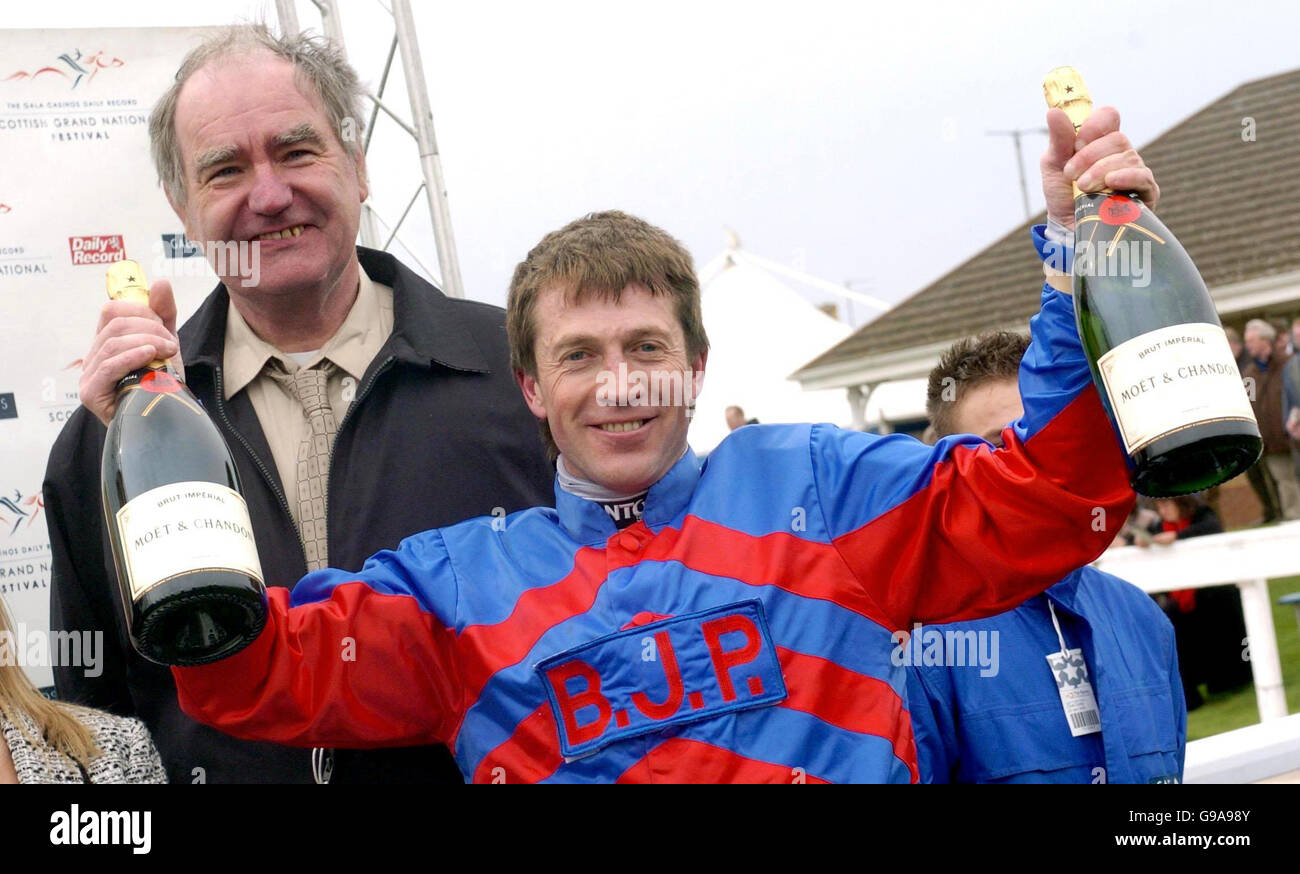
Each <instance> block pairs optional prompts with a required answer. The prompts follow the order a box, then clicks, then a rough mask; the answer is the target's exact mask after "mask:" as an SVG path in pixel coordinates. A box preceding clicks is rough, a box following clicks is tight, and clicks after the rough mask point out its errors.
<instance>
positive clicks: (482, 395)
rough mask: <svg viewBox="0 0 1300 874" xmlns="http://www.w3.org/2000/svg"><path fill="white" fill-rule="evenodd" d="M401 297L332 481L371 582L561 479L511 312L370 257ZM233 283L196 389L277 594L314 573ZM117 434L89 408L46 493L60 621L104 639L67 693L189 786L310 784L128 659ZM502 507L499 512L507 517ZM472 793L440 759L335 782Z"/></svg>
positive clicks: (197, 363)
mask: <svg viewBox="0 0 1300 874" xmlns="http://www.w3.org/2000/svg"><path fill="white" fill-rule="evenodd" d="M358 254H359V256H360V259H361V263H362V266H363V267H364V268H365V270H366V273H367V274H368V275H369V276H370V277H371V278H372V279H374V280H375V281H376V282H382V283H384V284H385V285H390V286H392V288H393V320H394V323H393V333H392V335H391V336H390V337H389V338H388V341H387V342H386V343H385V344H384V347H383V348H382V349H381V350H380V352H379V353H378V354H377V355H376V356H375V358H374V360H373V361H371V363H370V366H369V367H368V368H367V371H366V374H365V376H364V377H363V378H362V380H361V383H360V384H359V385H358V387H357V394H356V397H355V399H354V400H353V402H352V406H351V407H350V408H349V410H348V412H347V415H346V416H345V417H344V418H343V420H342V421H341V422H340V423H339V428H338V433H337V435H336V437H335V442H334V454H333V462H332V466H331V469H330V478H329V557H330V564H331V565H333V566H334V567H338V568H344V569H357V568H360V567H361V564H362V562H363V561H364V560H365V559H366V558H368V557H369V556H371V555H372V554H374V553H375V552H378V551H379V550H381V549H389V548H393V547H396V546H397V544H398V542H399V541H400V540H401V539H402V538H404V537H406V536H408V535H410V534H414V533H416V532H418V531H424V530H426V529H429V528H437V527H441V526H444V525H450V524H452V523H454V522H458V521H460V520H462V519H467V518H469V517H472V516H481V515H486V514H491V513H492V512H493V511H494V510H496V512H497V513H498V514H499V513H500V512H501V511H502V510H504V511H505V512H506V513H512V512H514V511H515V510H519V509H522V508H525V507H531V506H538V505H543V504H544V505H547V506H550V505H552V504H553V503H554V499H555V498H554V491H553V486H552V483H553V478H554V471H553V468H552V467H551V465H550V464H549V462H548V461H547V460H546V456H545V453H544V451H543V448H542V443H541V441H540V440H539V438H538V431H537V424H536V421H535V420H534V418H533V417H532V415H531V413H529V412H528V408H527V407H526V406H525V405H524V403H523V399H522V397H521V396H520V393H519V389H518V387H517V386H516V385H515V383H514V380H513V378H512V376H511V372H510V366H509V355H508V352H507V347H506V335H505V317H504V312H503V311H502V310H501V309H500V308H499V307H494V306H489V305H487V304H483V303H477V302H474V301H462V300H453V299H451V298H448V297H446V296H444V295H443V294H442V293H441V292H439V291H438V290H437V289H436V288H434V287H433V286H431V285H430V284H429V283H427V282H425V281H424V280H422V279H421V278H420V277H418V276H417V275H415V274H414V273H412V272H411V271H410V270H408V269H407V268H406V267H405V266H403V265H402V264H400V263H399V262H398V261H397V260H396V259H395V258H393V256H391V255H389V254H387V253H384V252H376V251H372V250H369V249H361V248H359V249H358ZM227 303H228V297H227V294H226V290H225V288H224V287H223V286H218V287H217V289H216V290H215V291H214V292H213V293H212V294H211V295H209V296H208V298H207V300H206V301H204V303H203V305H202V306H201V307H200V308H199V309H198V311H197V312H195V314H194V315H193V316H192V317H191V318H190V319H189V320H188V321H187V322H186V323H185V324H184V325H183V326H182V327H181V329H180V332H179V333H180V339H181V350H182V356H183V359H184V362H185V373H186V382H187V383H188V384H189V387H190V389H191V390H192V391H193V392H194V393H195V395H197V396H198V398H199V399H200V400H201V401H202V402H203V404H204V405H205V406H206V407H207V409H208V411H209V412H210V413H211V415H212V418H213V419H214V421H216V423H217V426H218V428H220V429H221V431H222V433H223V435H224V436H225V438H226V443H227V444H229V446H230V450H231V453H232V454H233V455H234V458H235V463H236V466H237V467H238V469H239V476H240V481H241V484H242V487H243V491H244V496H245V498H246V500H247V501H248V512H249V516H250V518H251V520H252V523H253V528H254V530H255V533H256V540H257V549H258V554H259V557H260V559H261V563H262V571H263V574H264V576H265V578H266V584H267V585H268V586H286V587H292V586H293V585H294V584H295V583H296V582H297V581H298V579H299V578H300V577H302V576H303V575H304V574H305V573H306V572H307V566H306V559H305V557H304V555H303V550H302V545H301V542H300V541H299V538H298V533H297V531H296V529H295V527H294V524H293V520H292V517H291V516H290V515H289V510H288V505H287V503H286V501H285V499H284V491H283V488H282V486H281V483H280V479H279V476H278V474H277V472H276V469H275V463H274V461H273V460H272V457H271V452H270V449H269V448H268V446H267V443H266V438H265V437H264V435H263V433H262V429H261V426H260V425H259V424H258V420H257V416H256V414H255V413H254V411H253V407H252V404H251V403H250V402H249V400H248V396H247V393H246V392H240V393H238V394H236V395H235V396H234V397H233V398H231V399H230V401H228V402H225V401H222V400H221V396H222V394H223V392H222V374H221V363H222V349H223V346H224V342H225V334H226V313H227ZM104 434H105V430H104V427H103V426H102V425H101V424H100V423H99V421H98V420H97V419H96V418H95V417H94V416H93V415H91V414H90V412H89V411H88V410H86V409H85V408H84V407H83V408H81V409H79V410H77V411H76V413H74V414H73V415H72V416H71V417H70V418H69V420H68V422H67V424H66V425H65V426H64V428H63V431H62V433H61V434H60V435H59V438H58V440H57V441H56V442H55V444H54V448H53V450H52V451H51V453H50V461H49V467H48V469H47V471H46V474H45V484H44V496H45V509H46V513H47V520H48V525H49V529H50V547H51V550H52V553H53V565H52V569H51V582H50V590H51V595H50V625H51V627H52V629H54V630H63V629H67V630H73V629H76V630H84V629H89V630H94V629H102V630H104V658H103V660H102V668H103V673H102V675H100V676H98V677H94V678H90V677H86V676H85V675H84V672H83V670H82V669H80V668H73V667H59V668H56V669H55V672H54V675H55V684H56V686H57V688H58V692H59V697H60V698H62V699H64V700H71V701H77V702H80V703H83V704H88V705H90V706H93V707H100V708H103V709H106V710H110V711H112V712H114V713H118V714H121V715H124V716H137V717H139V718H140V719H141V720H143V721H144V723H145V724H146V725H147V726H148V727H149V729H150V731H151V732H152V733H153V736H154V739H155V741H156V742H157V745H158V749H159V751H160V752H161V754H162V759H163V764H164V765H165V766H166V768H167V774H168V777H169V778H170V780H171V782H173V783H191V782H207V783H226V782H298V783H301V782H311V781H312V770H311V755H310V751H309V750H305V749H292V748H289V747H281V746H276V745H273V744H264V743H249V742H245V741H240V740H235V739H234V738H231V737H228V736H226V735H224V734H221V733H220V732H218V731H216V730H214V729H211V728H208V727H207V726H204V725H200V724H199V723H197V722H195V721H193V720H192V719H190V718H189V717H188V716H186V715H185V714H183V713H182V712H181V711H180V708H179V706H178V704H177V701H176V687H175V685H174V684H173V682H172V677H171V673H170V671H169V670H168V669H166V668H163V667H160V666H158V665H155V664H153V663H151V662H148V661H146V660H145V659H143V658H141V657H140V656H139V655H138V654H137V653H136V652H135V651H134V649H132V648H131V647H130V644H129V641H128V638H127V635H126V624H125V618H124V613H123V609H122V602H121V595H120V593H119V590H118V586H117V577H116V572H115V571H114V569H113V560H112V554H111V552H110V550H109V546H108V537H107V533H106V530H105V526H104V514H103V509H102V505H101V499H100V493H99V492H100V485H99V483H100V476H99V467H100V456H101V455H102V453H103V445H104ZM496 508H501V509H500V510H497V509H496ZM439 779H445V780H454V781H456V782H460V779H461V778H460V774H459V772H458V771H457V770H456V767H455V765H454V763H453V762H452V760H451V757H450V756H449V755H448V754H447V752H446V750H444V749H443V748H441V747H419V748H409V749H401V750H374V751H348V750H339V751H338V752H337V757H336V764H335V769H334V777H333V781H332V782H426V781H430V780H439Z"/></svg>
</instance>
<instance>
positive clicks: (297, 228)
mask: <svg viewBox="0 0 1300 874" xmlns="http://www.w3.org/2000/svg"><path fill="white" fill-rule="evenodd" d="M300 236H302V225H294V226H293V227H291V228H285V229H284V230H282V231H272V232H271V233H269V234H258V236H257V239H259V240H283V239H284V238H285V237H300Z"/></svg>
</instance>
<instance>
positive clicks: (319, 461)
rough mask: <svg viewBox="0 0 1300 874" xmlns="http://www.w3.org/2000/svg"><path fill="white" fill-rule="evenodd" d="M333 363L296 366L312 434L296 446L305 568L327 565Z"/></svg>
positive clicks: (297, 384)
mask: <svg viewBox="0 0 1300 874" xmlns="http://www.w3.org/2000/svg"><path fill="white" fill-rule="evenodd" d="M333 372H334V365H333V364H332V363H330V362H329V361H322V362H321V363H320V364H319V365H318V366H316V367H313V368H311V369H307V368H305V367H300V368H298V372H297V373H295V374H294V375H293V390H294V392H295V393H296V394H297V395H298V400H299V401H301V402H302V411H303V415H304V416H306V417H307V421H308V422H309V423H310V425H311V433H310V434H308V435H307V438H306V439H305V440H303V441H302V443H300V444H299V445H298V528H299V530H300V531H301V532H302V546H303V550H304V551H305V552H306V554H307V570H309V571H314V570H320V569H321V568H323V567H328V560H329V555H328V537H327V529H326V525H325V512H326V509H327V508H326V498H327V496H328V495H329V474H330V447H331V446H333V445H334V432H335V431H337V430H338V424H337V423H336V422H335V421H334V409H333V408H332V407H331V406H330V398H329V390H328V385H329V376H330V374H331V373H333Z"/></svg>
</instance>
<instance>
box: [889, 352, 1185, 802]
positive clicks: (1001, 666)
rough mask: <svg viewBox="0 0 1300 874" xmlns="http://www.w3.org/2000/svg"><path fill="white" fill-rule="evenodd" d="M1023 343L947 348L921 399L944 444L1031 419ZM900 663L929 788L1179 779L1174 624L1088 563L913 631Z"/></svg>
mask: <svg viewBox="0 0 1300 874" xmlns="http://www.w3.org/2000/svg"><path fill="white" fill-rule="evenodd" d="M1028 345H1029V338H1028V337H1025V336H1024V335H1022V334H1015V333H1010V332H1005V331H1003V332H998V333H994V334H989V335H985V336H982V337H979V338H975V339H966V340H959V341H958V342H957V343H955V344H953V346H951V347H950V348H949V349H948V350H947V351H946V352H945V353H944V354H943V357H942V358H941V359H940V361H939V363H938V365H936V366H935V368H934V370H932V371H931V372H930V379H929V385H928V391H927V398H926V406H927V409H928V411H929V413H930V420H931V425H932V426H933V428H934V434H935V437H936V439H943V438H950V437H952V435H955V434H975V435H977V436H979V437H982V438H983V439H985V440H987V441H988V442H989V443H990V444H992V445H994V446H1001V445H1002V443H1003V431H1004V429H1006V428H1008V427H1009V423H1013V422H1015V421H1016V420H1018V419H1019V418H1020V417H1021V416H1022V415H1023V413H1024V411H1023V410H1022V409H1021V406H1020V392H1019V391H1018V390H1017V387H1016V379H1017V372H1018V366H1019V362H1020V360H1021V358H1022V357H1023V356H1024V353H1025V351H1026V349H1027V347H1028ZM1049 657H1051V658H1055V659H1057V663H1056V664H1055V665H1053V664H1050V663H1049ZM894 660H895V662H896V663H899V664H903V665H905V666H906V667H907V689H908V699H909V701H910V704H911V714H912V727H913V730H914V732H915V734H916V755H917V760H918V764H919V766H920V771H921V780H922V782H925V783H949V782H954V783H957V782H959V783H1150V782H1171V783H1172V782H1181V780H1182V773H1183V756H1184V751H1185V746H1186V735H1187V708H1186V706H1185V704H1184V697H1183V686H1182V682H1181V680H1180V678H1179V673H1178V656H1177V647H1176V646H1175V639H1174V630H1173V627H1172V626H1171V625H1170V622H1169V620H1168V619H1166V618H1165V616H1164V615H1163V613H1162V612H1161V610H1160V608H1159V607H1157V606H1156V603H1155V602H1154V601H1153V600H1152V599H1151V598H1150V597H1149V596H1148V595H1146V594H1145V593H1144V592H1143V591H1142V590H1141V589H1139V588H1137V587H1136V586H1134V585H1132V584H1130V583H1127V582H1125V581H1124V580H1121V579H1119V578H1118V577H1113V576H1111V575H1110V574H1105V573H1102V572H1101V571H1098V570H1096V569H1095V568H1092V567H1082V568H1079V569H1077V570H1074V571H1071V572H1070V573H1069V574H1067V575H1066V576H1065V578H1064V579H1062V580H1061V581H1060V582H1058V583H1056V584H1055V585H1053V586H1052V587H1051V588H1049V589H1048V590H1047V591H1046V592H1044V593H1043V594H1041V595H1035V596H1034V597H1032V598H1030V599H1029V600H1027V601H1025V602H1024V603H1023V604H1021V605H1020V606H1019V607H1016V608H1015V609H1014V610H1010V611H1008V612H1006V613H1002V614H1000V615H997V616H992V617H989V618H987V619H979V620H975V621H968V622H954V623H948V624H942V625H930V626H918V627H916V628H913V629H911V630H910V631H909V632H908V634H906V635H903V634H900V635H899V636H898V643H897V646H896V649H895V651H894ZM1067 698H1068V699H1069V701H1070V704H1069V706H1068V707H1067V705H1066V699H1067Z"/></svg>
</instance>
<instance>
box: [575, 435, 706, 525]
mask: <svg viewBox="0 0 1300 874" xmlns="http://www.w3.org/2000/svg"><path fill="white" fill-rule="evenodd" d="M699 480H700V462H699V459H697V458H696V457H695V452H694V451H692V450H691V449H690V448H687V450H686V454H685V455H683V456H682V457H681V458H680V459H678V461H677V463H676V464H674V465H673V466H672V467H671V468H669V469H668V472H667V473H666V474H664V475H663V476H662V477H661V478H660V479H659V481H658V482H656V483H655V484H654V485H652V486H651V487H650V491H649V492H648V493H647V494H646V498H645V510H644V511H643V512H642V514H641V522H640V523H639V524H643V525H645V526H646V527H647V528H649V529H650V530H651V531H652V532H653V533H655V534H658V533H659V532H660V531H662V530H663V529H664V528H665V527H667V526H668V525H669V524H670V523H672V522H673V521H674V520H676V519H677V517H678V516H680V515H681V514H682V512H683V511H685V509H686V508H687V506H688V505H689V504H690V502H691V496H692V495H694V494H695V486H696V485H697V484H698V483H699ZM555 512H556V513H557V514H559V517H560V526H561V527H562V528H564V530H565V531H566V532H568V535H569V536H570V537H572V538H573V539H574V540H575V541H577V542H578V543H580V544H582V545H583V546H603V545H604V544H605V542H606V541H607V540H609V538H611V537H613V536H614V535H615V534H617V533H618V526H617V525H615V524H614V520H613V519H611V518H609V514H608V513H606V512H605V508H604V507H602V506H601V505H600V504H597V503H596V502H595V501H588V500H587V499H586V498H580V497H578V496H577V495H574V494H570V493H569V492H566V491H565V490H564V489H562V488H560V480H559V477H556V479H555ZM632 527H634V528H635V527H636V526H632Z"/></svg>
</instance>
